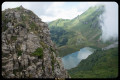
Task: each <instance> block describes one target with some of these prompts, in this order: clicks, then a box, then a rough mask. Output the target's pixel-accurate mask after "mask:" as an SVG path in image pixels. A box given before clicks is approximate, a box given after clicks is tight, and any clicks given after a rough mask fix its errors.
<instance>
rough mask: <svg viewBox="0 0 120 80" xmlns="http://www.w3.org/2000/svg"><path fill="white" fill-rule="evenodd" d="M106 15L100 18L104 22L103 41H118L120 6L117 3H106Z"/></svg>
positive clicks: (102, 24)
mask: <svg viewBox="0 0 120 80" xmlns="http://www.w3.org/2000/svg"><path fill="white" fill-rule="evenodd" d="M102 4H104V5H105V13H104V14H103V15H102V16H101V17H100V19H101V20H102V21H103V23H101V26H102V36H101V39H102V40H103V41H104V42H105V41H108V40H110V39H113V40H116V39H118V4H117V3H116V2H109V3H107V2H104V3H102Z"/></svg>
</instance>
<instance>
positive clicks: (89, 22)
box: [48, 5, 111, 56]
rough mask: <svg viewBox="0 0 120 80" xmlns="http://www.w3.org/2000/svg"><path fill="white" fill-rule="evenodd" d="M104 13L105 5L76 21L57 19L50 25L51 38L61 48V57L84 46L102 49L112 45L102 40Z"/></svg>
mask: <svg viewBox="0 0 120 80" xmlns="http://www.w3.org/2000/svg"><path fill="white" fill-rule="evenodd" d="M103 12H104V6H103V5H100V6H94V7H90V8H89V9H88V10H86V11H85V12H84V13H83V14H81V15H78V16H77V17H75V18H74V19H71V20H68V19H67V20H65V19H57V20H55V21H52V22H50V23H48V25H49V28H50V33H51V36H52V37H51V38H52V40H53V41H54V42H55V43H56V44H57V45H58V46H59V52H60V56H65V55H66V54H69V53H72V52H75V51H78V50H79V49H80V48H82V47H84V46H92V47H98V48H102V47H105V46H107V45H108V44H110V43H111V42H107V43H103V42H102V41H101V40H100V36H101V34H102V30H101V26H100V20H99V16H100V15H101V14H102V13H103ZM63 51H64V52H63ZM65 52H66V53H65Z"/></svg>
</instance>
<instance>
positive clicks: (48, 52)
mask: <svg viewBox="0 0 120 80" xmlns="http://www.w3.org/2000/svg"><path fill="white" fill-rule="evenodd" d="M56 53H57V49H56V47H55V45H54V44H53V42H52V41H51V38H50V32H49V29H48V25H47V24H46V23H44V22H42V21H41V19H40V18H38V17H37V16H36V15H35V14H34V13H33V12H32V11H30V10H26V9H24V8H23V7H22V6H20V7H17V8H14V9H6V10H4V11H2V76H3V77H5V78H68V77H69V75H68V74H67V72H66V70H65V69H64V67H63V65H62V62H61V58H59V57H57V56H56Z"/></svg>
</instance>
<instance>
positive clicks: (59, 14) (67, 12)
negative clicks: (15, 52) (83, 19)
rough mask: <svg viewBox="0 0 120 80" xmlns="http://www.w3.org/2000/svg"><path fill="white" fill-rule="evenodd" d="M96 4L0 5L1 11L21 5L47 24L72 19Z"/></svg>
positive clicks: (13, 3)
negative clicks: (61, 19) (60, 19)
mask: <svg viewBox="0 0 120 80" xmlns="http://www.w3.org/2000/svg"><path fill="white" fill-rule="evenodd" d="M97 3H98V2H4V3H3V4H2V10H5V9H7V8H15V7H19V6H20V5H22V6H23V7H24V8H26V9H29V10H32V11H33V12H34V13H35V14H36V15H37V16H38V17H39V18H41V19H42V21H44V22H49V21H53V20H56V19H58V18H63V19H72V18H74V17H76V16H77V15H80V14H82V13H83V12H84V11H85V10H87V9H88V8H89V7H90V6H94V5H96V4H97Z"/></svg>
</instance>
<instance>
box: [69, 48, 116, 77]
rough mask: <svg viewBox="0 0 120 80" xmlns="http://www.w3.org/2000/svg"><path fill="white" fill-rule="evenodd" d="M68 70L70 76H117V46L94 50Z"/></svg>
mask: <svg viewBox="0 0 120 80" xmlns="http://www.w3.org/2000/svg"><path fill="white" fill-rule="evenodd" d="M68 72H69V74H70V75H71V77H72V78H116V77H117V76H118V47H117V48H113V49H109V50H106V51H101V50H100V51H96V52H95V53H93V54H91V55H90V56H89V57H88V58H87V59H84V60H82V61H81V62H80V64H79V65H78V66H77V67H76V68H73V69H71V70H69V71H68Z"/></svg>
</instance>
